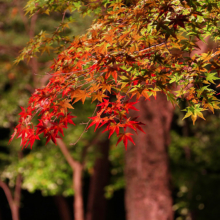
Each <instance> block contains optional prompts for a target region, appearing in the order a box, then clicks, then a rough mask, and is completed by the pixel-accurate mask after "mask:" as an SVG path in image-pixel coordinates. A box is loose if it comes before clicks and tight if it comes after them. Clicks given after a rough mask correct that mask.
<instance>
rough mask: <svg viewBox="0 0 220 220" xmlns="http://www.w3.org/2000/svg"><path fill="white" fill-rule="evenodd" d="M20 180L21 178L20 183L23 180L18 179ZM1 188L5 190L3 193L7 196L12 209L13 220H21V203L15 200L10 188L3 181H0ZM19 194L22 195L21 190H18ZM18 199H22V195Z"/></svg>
mask: <svg viewBox="0 0 220 220" xmlns="http://www.w3.org/2000/svg"><path fill="white" fill-rule="evenodd" d="M18 178H19V181H20V180H21V179H20V177H18ZM18 178H17V179H18ZM16 182H17V181H16ZM16 184H17V183H16ZM19 184H20V182H19ZM0 187H1V188H2V189H3V191H4V193H5V195H6V198H7V200H8V204H9V206H10V209H11V215H12V220H19V203H20V201H18V200H16V199H14V198H13V196H12V193H11V191H10V189H9V187H8V186H7V184H6V183H4V182H3V181H1V180H0ZM18 192H19V193H20V190H18ZM17 197H18V198H20V195H17Z"/></svg>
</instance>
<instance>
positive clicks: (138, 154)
mask: <svg viewBox="0 0 220 220" xmlns="http://www.w3.org/2000/svg"><path fill="white" fill-rule="evenodd" d="M136 107H137V108H138V109H139V110H140V112H138V113H139V116H140V118H139V120H140V121H141V122H143V123H144V124H145V126H144V127H143V128H144V130H145V132H146V134H144V133H142V132H139V133H138V135H135V136H133V137H134V141H135V143H136V145H135V146H134V145H133V144H129V146H128V149H127V152H126V159H125V160H126V162H125V179H126V195H125V202H126V213H127V220H172V219H173V211H172V197H171V190H170V174H169V166H168V154H167V147H168V144H169V130H170V124H171V120H172V115H173V106H172V105H171V104H170V103H169V102H168V101H167V100H166V97H165V95H164V94H161V93H160V94H159V93H158V95H157V100H155V99H154V98H151V99H150V100H146V101H145V100H140V102H139V103H138V104H137V105H136ZM136 114H137V113H136ZM132 116H133V115H132Z"/></svg>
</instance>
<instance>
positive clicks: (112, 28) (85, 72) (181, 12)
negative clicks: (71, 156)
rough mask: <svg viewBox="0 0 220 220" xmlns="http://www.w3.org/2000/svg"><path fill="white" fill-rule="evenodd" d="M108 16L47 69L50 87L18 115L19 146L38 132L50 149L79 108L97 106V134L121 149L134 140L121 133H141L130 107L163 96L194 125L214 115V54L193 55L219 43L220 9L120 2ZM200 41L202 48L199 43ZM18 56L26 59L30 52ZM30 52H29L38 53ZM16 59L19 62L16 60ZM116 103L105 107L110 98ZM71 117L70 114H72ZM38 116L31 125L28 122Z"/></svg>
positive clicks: (199, 3) (172, 3)
mask: <svg viewBox="0 0 220 220" xmlns="http://www.w3.org/2000/svg"><path fill="white" fill-rule="evenodd" d="M102 7H105V8H106V10H105V13H102V14H101V15H100V16H99V18H98V19H97V20H96V21H95V22H94V23H93V25H92V26H91V28H90V29H89V30H88V32H87V34H85V35H83V36H81V37H78V38H75V39H74V41H73V42H72V43H71V45H70V46H69V47H68V48H67V49H65V50H64V51H63V52H62V53H60V54H59V56H58V58H57V59H56V60H55V62H54V65H52V66H51V73H50V74H51V78H50V81H49V83H48V84H47V85H46V86H45V87H44V88H41V89H36V91H35V92H34V94H33V95H32V97H31V98H30V100H29V106H28V108H27V110H24V109H23V110H22V113H21V117H20V120H19V124H18V126H17V127H16V129H15V133H14V134H13V136H12V139H13V138H14V136H17V137H21V138H22V141H21V145H22V146H27V145H28V144H31V145H32V144H33V142H34V140H35V139H38V138H39V137H38V135H39V134H41V133H43V134H44V137H46V139H47V142H48V141H49V140H52V141H53V142H54V143H56V138H60V136H59V134H58V133H59V132H60V133H61V134H62V129H63V128H67V124H68V123H73V121H72V118H73V117H75V116H71V114H72V112H71V113H70V111H69V110H70V109H72V108H73V107H72V105H73V104H74V103H76V102H79V101H81V102H82V103H84V102H85V101H86V100H87V99H90V98H91V99H92V100H91V101H92V102H93V101H98V105H97V108H96V113H94V114H95V116H94V115H93V116H92V117H90V120H91V124H90V126H88V127H91V126H92V125H95V130H96V129H97V128H100V127H102V126H106V128H105V130H104V131H109V136H111V135H112V134H113V133H116V134H117V136H118V138H119V139H118V142H120V141H123V142H124V144H125V147H126V146H127V141H128V140H129V141H131V142H133V140H132V137H131V135H130V133H129V132H127V131H126V129H127V128H128V127H129V128H130V129H133V130H135V131H137V129H138V130H141V131H143V130H142V128H141V127H140V125H142V123H141V122H139V121H138V119H137V118H134V119H131V118H130V117H129V110H130V109H134V106H133V104H135V103H134V101H133V100H131V99H132V98H133V99H135V98H136V100H137V101H138V99H140V98H141V97H144V98H145V99H146V100H147V99H149V97H150V96H154V97H155V98H156V94H157V92H163V93H165V94H166V95H167V99H168V100H170V101H171V102H172V103H173V105H178V104H179V103H180V102H181V100H186V101H187V103H188V107H187V108H186V111H187V113H186V115H185V117H191V118H192V120H193V123H194V122H195V121H196V119H197V117H201V118H203V119H204V117H203V114H202V111H204V110H206V109H209V110H211V111H212V112H214V109H219V101H218V99H217V98H216V91H215V90H214V89H213V86H212V85H213V84H215V81H216V80H218V79H219V78H218V74H219V66H220V63H219V62H220V60H219V53H220V51H219V48H218V46H216V49H215V50H214V51H213V50H212V51H211V50H210V51H207V52H206V53H202V54H196V55H193V56H192V52H193V51H194V50H196V49H197V48H199V45H198V41H204V40H205V38H206V37H208V36H211V37H212V38H213V40H215V42H216V43H217V44H218V41H219V38H220V37H219V36H220V35H219V33H220V29H219V26H218V23H219V20H220V17H219V14H220V4H219V3H218V2H217V1H205V0H199V1H196V2H192V1H178V0H173V1H157V0H154V1H152V0H146V1H138V2H137V3H135V4H132V5H130V6H129V7H128V6H126V5H124V4H123V2H122V1H118V0H117V1H111V2H108V3H106V4H103V5H102ZM204 42H205V41H204ZM28 47H29V53H27V54H25V53H23V55H22V59H23V58H28V57H29V56H30V53H31V47H30V45H29V46H28ZM36 49H37V48H36V47H34V49H33V53H35V51H36ZM19 59H21V57H20V58H19ZM109 94H111V96H114V97H115V98H116V99H115V101H110V99H109V97H110V95H109ZM73 111H74V110H73ZM34 116H38V117H40V119H39V124H37V125H34V124H33V122H32V118H33V117H34Z"/></svg>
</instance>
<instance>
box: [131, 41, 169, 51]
mask: <svg viewBox="0 0 220 220" xmlns="http://www.w3.org/2000/svg"><path fill="white" fill-rule="evenodd" d="M162 45H166V42H163V43H160V44H155V45H153V46H150V47H147V48H145V49H143V50H139V51H135V52H134V53H140V52H143V51H145V50H149V49H151V48H153V47H154V48H155V47H159V46H162Z"/></svg>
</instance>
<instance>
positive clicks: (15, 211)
mask: <svg viewBox="0 0 220 220" xmlns="http://www.w3.org/2000/svg"><path fill="white" fill-rule="evenodd" d="M11 214H12V220H19V207H18V206H17V205H16V204H15V203H14V204H13V205H12V207H11Z"/></svg>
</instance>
